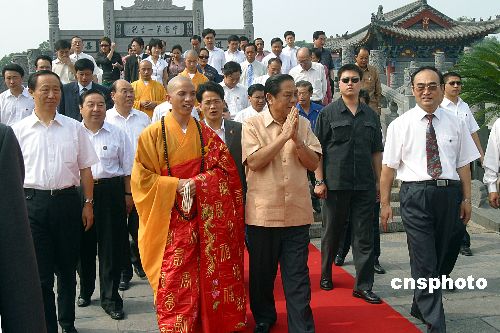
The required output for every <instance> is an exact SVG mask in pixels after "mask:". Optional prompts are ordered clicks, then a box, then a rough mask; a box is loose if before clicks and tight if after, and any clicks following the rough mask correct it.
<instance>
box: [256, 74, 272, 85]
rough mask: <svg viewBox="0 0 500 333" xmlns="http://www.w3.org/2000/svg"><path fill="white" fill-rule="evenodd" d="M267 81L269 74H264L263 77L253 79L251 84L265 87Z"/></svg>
mask: <svg viewBox="0 0 500 333" xmlns="http://www.w3.org/2000/svg"><path fill="white" fill-rule="evenodd" d="M267 79H269V74H265V75H262V76H259V77H257V78H255V79H254V80H253V84H256V83H260V84H262V85H263V86H265V85H266V81H267Z"/></svg>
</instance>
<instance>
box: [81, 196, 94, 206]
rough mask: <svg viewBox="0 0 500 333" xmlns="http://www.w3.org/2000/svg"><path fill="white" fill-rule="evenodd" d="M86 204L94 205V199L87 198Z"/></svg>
mask: <svg viewBox="0 0 500 333" xmlns="http://www.w3.org/2000/svg"><path fill="white" fill-rule="evenodd" d="M83 203H84V204H87V203H89V204H91V205H92V206H93V205H94V199H90V198H85V201H83Z"/></svg>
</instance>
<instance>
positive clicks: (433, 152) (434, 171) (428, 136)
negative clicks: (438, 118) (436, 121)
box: [425, 114, 443, 179]
mask: <svg viewBox="0 0 500 333" xmlns="http://www.w3.org/2000/svg"><path fill="white" fill-rule="evenodd" d="M425 117H426V118H427V119H428V120H429V122H428V123H427V129H426V131H425V151H426V153H427V173H428V174H429V176H431V177H432V179H437V178H438V177H439V176H440V175H441V173H442V172H443V168H442V167H441V160H440V159H439V148H438V144H437V140H436V132H435V131H434V126H432V118H433V117H434V115H433V114H428V115H426V116H425Z"/></svg>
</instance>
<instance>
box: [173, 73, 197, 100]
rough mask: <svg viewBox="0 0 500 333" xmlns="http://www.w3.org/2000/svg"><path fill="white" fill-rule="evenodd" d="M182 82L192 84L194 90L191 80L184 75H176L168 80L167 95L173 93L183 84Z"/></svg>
mask: <svg viewBox="0 0 500 333" xmlns="http://www.w3.org/2000/svg"><path fill="white" fill-rule="evenodd" d="M184 84H187V85H190V86H192V87H193V90H194V84H193V82H191V80H190V79H189V78H187V77H185V76H180V75H177V76H176V77H174V78H173V79H172V80H170V81H168V85H167V94H169V95H172V94H174V93H175V91H176V90H178V89H179V87H180V86H183V85H184Z"/></svg>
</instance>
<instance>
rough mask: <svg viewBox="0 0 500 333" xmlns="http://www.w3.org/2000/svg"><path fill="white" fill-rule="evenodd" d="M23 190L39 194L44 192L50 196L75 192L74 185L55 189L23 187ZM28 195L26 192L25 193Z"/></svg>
mask: <svg viewBox="0 0 500 333" xmlns="http://www.w3.org/2000/svg"><path fill="white" fill-rule="evenodd" d="M24 190H25V192H26V191H28V192H31V193H32V194H36V193H40V194H45V195H50V196H53V197H55V196H57V195H62V194H70V193H75V191H76V187H75V186H74V185H73V186H70V187H66V188H61V189H56V190H37V189H35V188H24ZM26 195H27V196H28V194H26Z"/></svg>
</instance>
